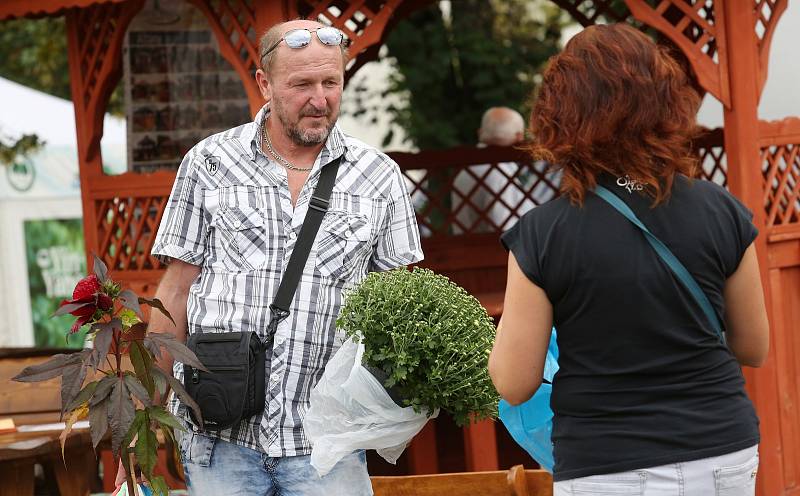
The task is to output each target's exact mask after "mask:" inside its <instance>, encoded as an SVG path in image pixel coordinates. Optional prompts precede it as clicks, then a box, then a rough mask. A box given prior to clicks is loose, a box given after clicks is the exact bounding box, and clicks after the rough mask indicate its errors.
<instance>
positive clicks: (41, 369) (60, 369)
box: [12, 353, 80, 382]
mask: <svg viewBox="0 0 800 496" xmlns="http://www.w3.org/2000/svg"><path fill="white" fill-rule="evenodd" d="M76 355H78V354H77V353H70V354H68V355H67V354H58V355H54V356H53V358H51V359H50V360H48V361H46V362H44V363H40V364H38V365H31V366H30V367H25V368H24V369H22V372H20V373H19V374H17V375H16V376H14V377H13V378H12V380H14V381H18V382H37V381H46V380H48V379H52V378H53V377H58V376H60V375H61V374H63V373H64V368H65V367H69V366H70V365H73V364H74V363H75V360H76ZM77 359H80V357H77Z"/></svg>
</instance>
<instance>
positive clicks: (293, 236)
mask: <svg viewBox="0 0 800 496" xmlns="http://www.w3.org/2000/svg"><path fill="white" fill-rule="evenodd" d="M296 237H297V234H295V232H294V231H289V239H294V238H296Z"/></svg>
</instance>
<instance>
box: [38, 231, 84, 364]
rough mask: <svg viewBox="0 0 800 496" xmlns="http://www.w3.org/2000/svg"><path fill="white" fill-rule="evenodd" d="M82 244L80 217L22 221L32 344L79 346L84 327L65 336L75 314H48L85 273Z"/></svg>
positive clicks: (69, 292)
mask: <svg viewBox="0 0 800 496" xmlns="http://www.w3.org/2000/svg"><path fill="white" fill-rule="evenodd" d="M83 246H84V245H83V224H82V222H81V219H44V220H29V221H25V251H26V257H27V261H28V285H29V288H30V296H31V317H32V321H33V336H34V346H36V347H57V348H62V347H65V346H66V347H70V348H81V347H82V346H83V340H84V337H85V335H86V331H85V330H81V331H80V332H78V333H76V334H75V335H72V336H69V339H68V340H67V335H68V334H69V330H70V327H72V324H73V323H74V322H75V317H73V316H72V315H62V316H61V317H51V316H52V315H53V312H55V311H56V309H57V308H58V305H59V303H61V301H62V300H65V299H71V298H72V290H73V289H74V288H75V284H76V283H77V282H78V281H79V280H80V279H82V278H83V277H84V276H85V275H86V258H85V255H84V248H83Z"/></svg>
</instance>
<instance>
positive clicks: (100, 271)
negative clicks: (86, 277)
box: [92, 253, 108, 283]
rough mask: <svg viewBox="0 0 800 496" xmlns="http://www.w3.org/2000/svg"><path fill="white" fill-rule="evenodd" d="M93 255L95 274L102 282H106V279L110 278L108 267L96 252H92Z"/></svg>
mask: <svg viewBox="0 0 800 496" xmlns="http://www.w3.org/2000/svg"><path fill="white" fill-rule="evenodd" d="M92 256H93V257H94V275H96V276H97V279H99V280H100V282H101V283H103V282H106V279H108V267H106V264H105V263H103V261H102V260H100V257H98V256H97V255H96V254H95V253H92Z"/></svg>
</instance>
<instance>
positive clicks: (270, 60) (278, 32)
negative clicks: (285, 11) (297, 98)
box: [258, 19, 348, 77]
mask: <svg viewBox="0 0 800 496" xmlns="http://www.w3.org/2000/svg"><path fill="white" fill-rule="evenodd" d="M296 20H298V21H300V20H305V19H296ZM288 22H291V21H286V22H281V23H279V24H275V25H274V26H272V27H271V28H269V29H268V30H267V31H266V32H265V33H264V34H263V35H262V36H261V40H260V41H259V43H258V54H259V59H260V60H259V62H261V70H262V71H264V72H265V73H266V74H267V77H269V75H270V73H271V72H272V66H273V65H274V64H275V57H276V55H277V53H278V47H276V48H275V49H274V50H272V51H271V52H269V53H266V52H267V50H269V49H270V48H271V47H272V46H273V45H275V44H276V43H278V42H279V41H280V39H281V38H283V35H284V34H285V33H286V24H287V23H288ZM319 25H320V27H322V26H325V25H324V24H322V23H319ZM312 36H316V35H312ZM312 42H313V40H312ZM345 44H346V40H344V41H342V44H341V45H339V49H340V50H341V51H342V67H344V66H345V65H347V56H348V54H347V47H346V46H345Z"/></svg>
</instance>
